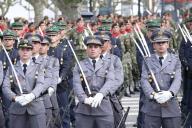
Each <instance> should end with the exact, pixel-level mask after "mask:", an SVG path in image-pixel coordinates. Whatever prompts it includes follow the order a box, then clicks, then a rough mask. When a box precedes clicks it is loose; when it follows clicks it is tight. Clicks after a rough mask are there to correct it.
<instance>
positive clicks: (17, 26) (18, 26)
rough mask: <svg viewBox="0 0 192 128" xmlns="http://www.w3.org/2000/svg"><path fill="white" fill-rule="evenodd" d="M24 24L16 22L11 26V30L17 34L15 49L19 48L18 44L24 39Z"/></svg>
mask: <svg viewBox="0 0 192 128" xmlns="http://www.w3.org/2000/svg"><path fill="white" fill-rule="evenodd" d="M23 26H24V25H23V23H22V22H20V21H16V22H14V23H12V24H11V30H13V31H14V32H15V33H16V38H15V44H14V47H15V48H18V45H19V44H18V43H19V42H20V39H22V38H23V36H24V35H23Z"/></svg>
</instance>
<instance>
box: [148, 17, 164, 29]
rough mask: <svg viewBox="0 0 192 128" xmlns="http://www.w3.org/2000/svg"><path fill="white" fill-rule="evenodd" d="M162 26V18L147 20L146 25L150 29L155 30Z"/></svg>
mask: <svg viewBox="0 0 192 128" xmlns="http://www.w3.org/2000/svg"><path fill="white" fill-rule="evenodd" d="M160 26H161V20H160V19H156V20H149V21H147V22H146V27H147V29H148V30H155V29H157V28H160Z"/></svg>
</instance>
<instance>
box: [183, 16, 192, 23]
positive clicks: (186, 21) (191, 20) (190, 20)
mask: <svg viewBox="0 0 192 128" xmlns="http://www.w3.org/2000/svg"><path fill="white" fill-rule="evenodd" d="M188 22H192V17H191V16H190V17H188V18H186V19H185V21H184V23H188Z"/></svg>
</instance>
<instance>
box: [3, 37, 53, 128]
mask: <svg viewBox="0 0 192 128" xmlns="http://www.w3.org/2000/svg"><path fill="white" fill-rule="evenodd" d="M18 48H19V51H18V53H19V56H20V61H18V62H17V63H16V65H15V66H14V68H15V70H16V74H17V77H18V81H19V82H20V87H19V84H18V83H17V81H16V78H15V75H14V74H13V72H12V69H11V68H9V69H8V70H7V73H6V76H5V79H4V82H3V88H2V90H3V93H4V94H5V96H6V97H7V98H8V99H9V100H11V101H12V103H11V105H10V107H9V113H10V128H26V127H28V128H46V117H45V106H44V104H43V99H42V97H41V96H40V94H41V93H42V92H43V91H44V90H45V89H46V85H45V84H44V81H46V79H45V77H44V76H45V75H44V69H43V67H41V65H40V64H39V63H34V62H33V61H32V60H31V57H32V48H33V46H32V44H30V43H29V41H28V40H22V41H21V42H20V43H19V47H18ZM49 79H50V78H49ZM20 89H21V90H22V92H23V93H21V91H20Z"/></svg>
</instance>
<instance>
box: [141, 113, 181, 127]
mask: <svg viewBox="0 0 192 128" xmlns="http://www.w3.org/2000/svg"><path fill="white" fill-rule="evenodd" d="M161 127H162V128H181V118H180V117H167V118H162V117H156V116H150V115H147V114H145V116H144V121H143V125H142V128H161Z"/></svg>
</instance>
